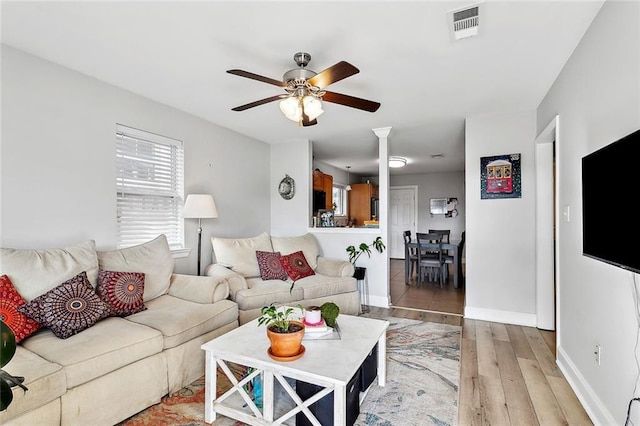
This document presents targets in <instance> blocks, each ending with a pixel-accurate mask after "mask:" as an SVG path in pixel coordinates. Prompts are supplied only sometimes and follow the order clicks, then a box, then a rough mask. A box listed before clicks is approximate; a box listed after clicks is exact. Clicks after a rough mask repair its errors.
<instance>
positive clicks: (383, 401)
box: [120, 317, 462, 426]
mask: <svg viewBox="0 0 640 426" xmlns="http://www.w3.org/2000/svg"><path fill="white" fill-rule="evenodd" d="M384 319H386V320H387V321H389V328H388V330H387V383H386V386H385V387H379V386H378V385H377V382H374V384H373V385H372V386H371V387H370V388H369V392H368V394H367V396H366V398H365V399H364V401H363V402H362V405H361V406H360V415H359V416H358V419H357V420H356V423H355V424H356V425H357V426H365V425H371V426H393V425H397V426H405V425H406V426H409V425H411V426H414V425H438V426H446V425H455V424H457V419H458V386H459V382H460V341H461V340H460V339H461V334H462V329H461V327H458V326H453V325H447V324H436V323H429V322H422V321H416V320H410V319H405V318H395V317H387V318H384ZM238 374H240V373H239V372H238ZM218 383H219V388H218V395H221V394H222V392H223V391H224V390H226V389H227V388H228V387H229V386H230V384H229V381H228V379H227V378H226V377H225V376H224V374H222V373H221V372H220V371H218ZM205 424H206V423H205V422H204V377H202V378H200V379H198V380H196V381H195V382H193V383H192V384H190V385H189V386H187V387H185V388H183V389H181V390H180V391H178V392H176V393H174V394H172V395H169V396H167V397H165V398H163V399H162V401H161V403H160V404H156V405H154V406H152V407H149V408H148V409H146V410H144V411H142V412H141V413H138V414H137V415H135V416H133V417H131V418H130V419H128V420H126V421H124V422H122V423H121V424H120V425H121V426H151V425H153V426H195V425H205ZM213 424H214V425H217V426H237V425H242V424H243V423H241V422H237V421H234V420H231V419H229V418H226V417H223V416H218V418H217V420H216V421H215V422H214V423H213Z"/></svg>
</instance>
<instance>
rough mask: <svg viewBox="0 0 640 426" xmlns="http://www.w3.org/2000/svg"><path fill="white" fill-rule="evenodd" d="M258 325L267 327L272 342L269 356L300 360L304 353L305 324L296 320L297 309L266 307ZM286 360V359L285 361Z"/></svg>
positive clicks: (272, 305) (273, 305) (271, 305)
mask: <svg viewBox="0 0 640 426" xmlns="http://www.w3.org/2000/svg"><path fill="white" fill-rule="evenodd" d="M261 313H262V316H261V317H260V318H259V319H258V325H266V326H267V337H269V341H270V342H271V347H270V348H269V351H268V353H269V356H271V357H272V358H274V359H280V360H283V361H284V360H286V358H292V359H293V358H295V359H297V358H299V357H300V356H301V355H302V353H303V346H302V338H303V337H304V324H303V323H302V322H300V321H298V320H296V319H295V318H296V316H295V314H296V308H292V307H290V306H288V307H277V306H276V305H275V304H273V303H272V304H270V305H269V306H264V307H263V308H262V310H261ZM283 358H284V359H283Z"/></svg>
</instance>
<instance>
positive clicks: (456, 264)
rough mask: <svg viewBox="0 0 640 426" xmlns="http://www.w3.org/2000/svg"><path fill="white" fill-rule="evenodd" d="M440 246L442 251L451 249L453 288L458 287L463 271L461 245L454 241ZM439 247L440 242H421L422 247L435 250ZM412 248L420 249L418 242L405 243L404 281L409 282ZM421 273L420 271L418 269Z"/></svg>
mask: <svg viewBox="0 0 640 426" xmlns="http://www.w3.org/2000/svg"><path fill="white" fill-rule="evenodd" d="M440 247H441V249H442V251H450V254H451V255H452V256H453V288H458V283H459V278H460V275H461V273H462V271H461V269H462V265H460V258H459V256H458V250H459V246H458V244H454V243H441V244H440ZM437 248H438V243H431V242H426V241H422V242H420V249H422V250H429V249H431V250H433V249H437ZM410 249H416V250H417V249H418V242H417V241H416V242H413V241H412V242H410V243H405V245H404V282H405V283H407V284H408V283H409V272H410V271H411V258H410V256H409V250H410ZM418 273H419V271H418Z"/></svg>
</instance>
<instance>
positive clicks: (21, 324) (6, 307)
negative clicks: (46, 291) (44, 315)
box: [0, 275, 40, 343]
mask: <svg viewBox="0 0 640 426" xmlns="http://www.w3.org/2000/svg"><path fill="white" fill-rule="evenodd" d="M22 305H24V299H23V298H22V296H20V293H18V291H17V290H16V289H15V287H14V286H13V283H12V282H11V280H10V279H9V277H8V276H7V275H2V276H0V319H1V320H2V321H4V323H5V324H7V325H8V326H9V328H10V329H11V331H13V334H14V336H15V337H16V343H18V342H20V341H21V340H23V339H25V338H27V337H28V336H30V335H31V334H33V333H35V332H36V331H37V330H39V329H40V324H38V323H37V322H36V321H34V320H33V319H31V318H29V317H28V316H26V315H25V314H23V313H22V312H18V308H19V307H20V306H22Z"/></svg>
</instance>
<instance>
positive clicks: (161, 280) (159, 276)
mask: <svg viewBox="0 0 640 426" xmlns="http://www.w3.org/2000/svg"><path fill="white" fill-rule="evenodd" d="M98 264H99V265H100V269H103V270H105V271H123V272H142V273H143V274H144V275H145V278H144V297H143V300H144V301H145V302H146V301H148V300H151V299H155V298H156V297H158V296H161V295H163V294H165V293H166V292H167V291H168V290H169V281H170V280H171V274H172V273H173V267H174V260H173V256H172V255H171V250H170V249H169V243H168V242H167V237H166V236H165V235H164V234H162V235H159V236H158V237H157V238H155V239H153V240H151V241H148V242H146V243H144V244H140V245H137V246H133V247H127V248H123V249H119V250H112V251H98Z"/></svg>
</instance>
